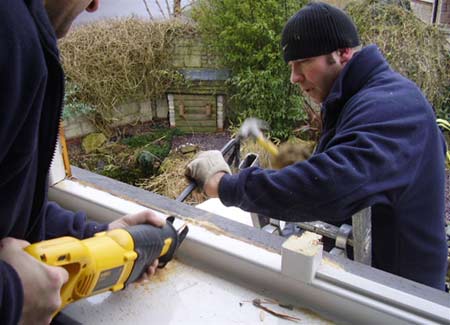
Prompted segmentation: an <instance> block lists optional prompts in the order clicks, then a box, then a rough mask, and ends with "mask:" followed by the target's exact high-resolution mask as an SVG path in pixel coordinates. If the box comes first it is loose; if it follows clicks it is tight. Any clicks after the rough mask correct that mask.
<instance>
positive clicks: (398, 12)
mask: <svg viewBox="0 0 450 325" xmlns="http://www.w3.org/2000/svg"><path fill="white" fill-rule="evenodd" d="M346 11H347V12H348V13H349V14H350V15H351V16H352V18H353V20H354V21H355V24H356V25H357V26H358V30H359V33H360V35H361V41H362V43H363V44H366V45H367V44H376V45H377V46H378V47H379V48H380V50H381V52H382V53H383V54H384V55H385V57H386V59H387V61H388V62H389V63H390V64H391V66H392V67H393V68H394V69H395V70H396V71H398V72H400V73H401V74H403V75H404V76H407V77H408V78H409V79H411V80H413V81H414V82H415V83H416V84H417V85H418V86H419V87H420V88H421V89H422V91H423V92H424V93H425V95H426V96H427V98H428V100H429V101H430V102H431V103H432V104H433V106H434V107H435V109H436V111H437V114H438V115H439V116H441V117H444V118H445V116H447V117H448V115H449V114H450V107H449V106H450V105H449V104H450V78H449V75H450V55H449V51H448V49H446V47H445V46H446V44H447V42H446V39H445V35H444V34H443V33H442V32H441V31H439V29H438V28H437V27H435V26H432V25H428V24H425V23H424V22H422V21H421V20H420V19H419V18H417V17H416V16H415V15H414V14H413V13H412V12H411V11H408V10H405V9H403V8H401V7H400V6H397V5H386V4H382V3H380V2H379V1H374V0H365V1H353V2H351V3H350V4H349V5H348V6H347V7H346Z"/></svg>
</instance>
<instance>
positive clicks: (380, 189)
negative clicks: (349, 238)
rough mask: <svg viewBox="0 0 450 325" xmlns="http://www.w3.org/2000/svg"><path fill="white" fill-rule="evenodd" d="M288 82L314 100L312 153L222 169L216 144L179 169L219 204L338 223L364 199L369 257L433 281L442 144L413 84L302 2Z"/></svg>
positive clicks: (437, 269)
mask: <svg viewBox="0 0 450 325" xmlns="http://www.w3.org/2000/svg"><path fill="white" fill-rule="evenodd" d="M281 45H282V48H283V54H284V59H285V61H286V62H287V63H288V64H289V66H290V68H291V82H292V83H295V84H298V85H299V86H300V88H301V89H302V91H303V92H304V94H305V95H306V96H309V97H310V98H311V99H312V100H313V101H315V102H316V103H319V104H321V105H322V108H321V109H322V117H323V132H322V134H321V137H320V140H319V143H318V146H317V149H316V151H315V153H314V154H313V155H312V156H311V157H310V158H309V159H308V160H306V161H303V162H297V163H295V164H293V165H291V166H287V167H285V168H282V169H281V170H278V171H276V170H263V169H260V168H248V169H246V170H244V171H242V172H240V173H239V174H237V175H230V174H229V169H228V166H226V164H225V162H224V160H223V158H222V156H221V155H220V152H218V151H207V152H203V153H202V154H201V155H199V157H198V158H196V159H194V160H193V161H192V162H191V163H190V164H189V165H188V167H187V169H186V174H187V175H188V176H190V177H192V178H193V179H195V180H196V181H197V182H198V183H199V185H200V186H202V188H203V190H204V191H205V193H206V194H207V195H208V196H210V197H219V198H220V200H221V201H222V202H223V203H224V204H225V205H227V206H231V205H233V206H238V207H240V208H242V209H243V210H246V211H252V212H257V213H260V214H263V215H269V216H272V217H277V218H280V219H282V220H286V221H313V220H322V221H328V222H333V223H343V222H344V221H345V220H347V219H348V218H349V217H350V216H351V215H353V214H354V213H356V212H358V211H359V210H361V209H363V208H366V207H369V206H371V207H372V265H373V266H374V267H376V268H379V269H382V270H385V271H388V272H391V273H394V274H397V275H400V276H403V277H405V278H408V279H411V280H414V281H417V282H420V283H423V284H426V285H429V286H431V287H434V288H437V289H440V290H443V289H444V281H445V273H446V269H447V261H446V259H447V246H446V241H445V232H444V204H445V203H444V191H445V190H444V185H445V179H444V175H445V174H444V173H445V167H444V163H445V158H444V157H445V156H444V154H445V143H444V139H443V136H442V134H441V132H440V130H439V129H438V127H437V125H436V122H435V115H434V112H433V109H432V107H431V106H430V104H429V103H428V101H427V100H426V99H425V97H424V95H423V94H422V93H421V91H420V90H419V89H418V88H417V86H416V85H415V84H414V83H412V82H411V81H410V80H408V79H406V78H404V77H403V76H401V75H400V74H398V73H396V72H394V71H393V70H391V68H390V67H389V65H388V63H387V62H386V60H385V59H384V58H383V56H382V54H381V53H380V51H379V50H378V48H377V47H375V46H373V45H371V46H367V47H365V48H363V49H361V47H360V42H359V37H358V33H357V31H356V27H355V25H354V24H353V22H352V21H351V19H350V18H349V17H348V16H347V15H346V14H345V13H344V12H343V11H341V10H339V9H337V8H335V7H333V6H330V5H328V4H325V3H311V4H308V5H307V6H305V7H304V8H302V9H301V10H300V11H299V12H297V14H295V15H294V16H293V17H291V18H290V20H289V21H288V22H287V24H286V26H285V28H284V30H283V35H282V44H281Z"/></svg>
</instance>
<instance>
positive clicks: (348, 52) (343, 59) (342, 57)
mask: <svg viewBox="0 0 450 325" xmlns="http://www.w3.org/2000/svg"><path fill="white" fill-rule="evenodd" d="M337 53H338V57H339V62H340V63H341V64H342V65H345V64H346V63H347V62H348V61H350V59H351V58H352V57H353V54H354V53H355V52H354V51H353V49H351V48H344V49H338V50H337Z"/></svg>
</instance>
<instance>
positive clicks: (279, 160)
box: [270, 142, 314, 169]
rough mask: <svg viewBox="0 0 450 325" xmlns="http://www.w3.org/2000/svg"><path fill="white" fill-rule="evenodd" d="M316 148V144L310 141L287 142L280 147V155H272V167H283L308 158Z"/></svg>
mask: <svg viewBox="0 0 450 325" xmlns="http://www.w3.org/2000/svg"><path fill="white" fill-rule="evenodd" d="M313 150H314V144H313V143H309V142H302V143H288V142H285V143H283V144H281V145H280V147H279V148H278V155H277V156H276V157H272V158H271V160H270V163H271V164H272V168H274V169H281V168H283V167H286V166H289V165H292V164H295V163H297V162H300V161H303V160H307V159H308V158H309V157H310V156H311V154H312V152H313Z"/></svg>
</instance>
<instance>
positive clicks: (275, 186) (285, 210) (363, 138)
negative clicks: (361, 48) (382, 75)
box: [219, 99, 437, 222]
mask: <svg viewBox="0 0 450 325" xmlns="http://www.w3.org/2000/svg"><path fill="white" fill-rule="evenodd" d="M374 112H376V113H374ZM425 115H427V116H425ZM341 116H342V118H341V121H340V122H338V125H337V127H336V132H335V135H334V136H333V138H332V139H331V141H330V142H329V143H328V144H327V146H326V147H325V148H323V151H322V152H320V153H317V154H315V155H314V156H312V157H311V158H310V159H308V160H306V161H304V162H299V163H297V164H294V165H291V166H288V167H285V168H283V169H281V170H279V171H275V170H263V169H259V168H249V169H248V170H244V171H242V172H240V173H239V174H237V175H225V176H224V177H223V178H222V180H221V182H220V184H219V197H220V199H221V201H222V202H223V203H224V204H225V205H227V206H230V205H233V206H238V207H240V208H242V209H243V210H246V211H251V212H256V213H260V214H263V215H266V216H271V217H274V218H279V219H281V220H287V221H312V220H323V221H330V222H333V221H343V220H345V219H346V218H348V217H349V216H350V215H352V214H354V213H356V212H358V211H359V210H361V209H363V208H366V207H368V206H372V205H374V204H375V203H377V204H390V203H392V202H396V201H397V199H398V198H399V196H400V194H401V193H402V190H404V189H405V188H406V187H407V186H408V185H409V179H410V178H409V177H408V175H414V173H415V168H416V166H417V164H416V163H415V160H416V159H415V158H416V157H421V156H423V154H422V152H423V151H424V150H426V148H424V147H423V143H424V140H423V139H425V138H427V137H428V136H429V135H430V133H431V132H436V130H435V129H436V128H437V127H436V126H433V124H436V123H435V122H434V119H433V114H432V113H431V112H427V111H426V110H425V109H421V110H420V109H417V107H416V109H411V108H408V107H404V106H402V105H401V104H400V103H395V102H389V100H384V101H380V100H375V99H372V100H370V99H365V102H364V103H363V104H361V103H359V105H353V106H352V107H348V108H346V110H345V112H342V115H341ZM424 121H426V122H424ZM424 123H427V124H424Z"/></svg>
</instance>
